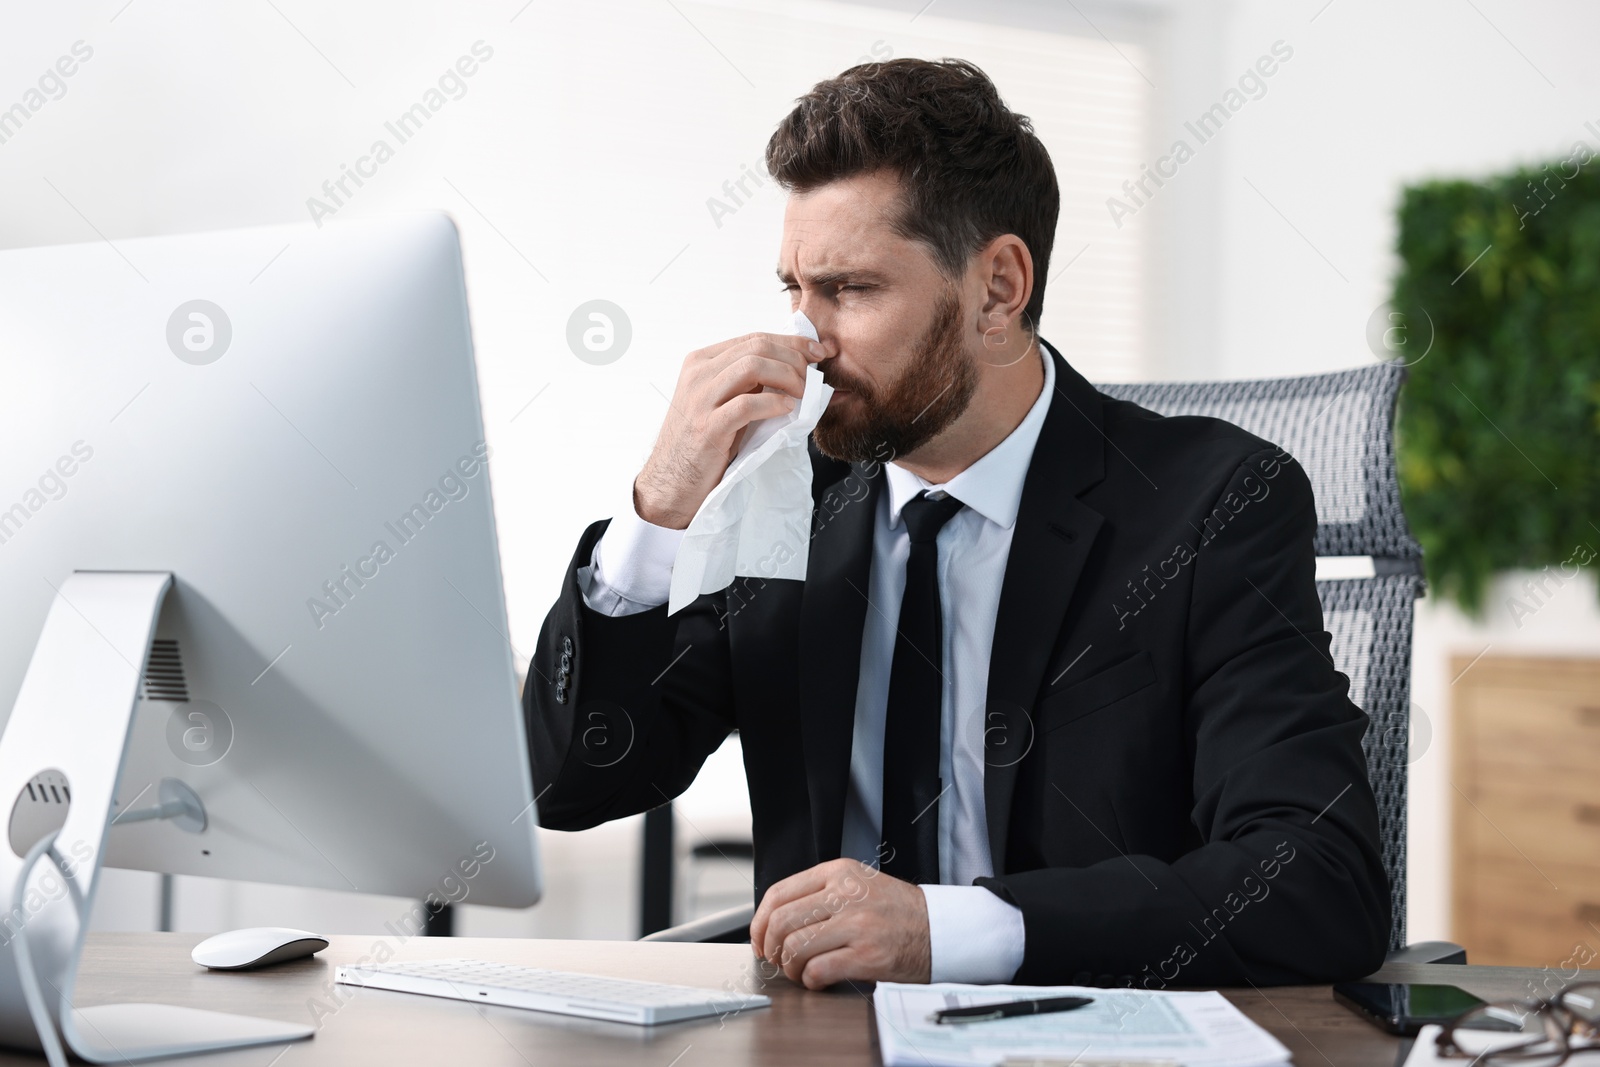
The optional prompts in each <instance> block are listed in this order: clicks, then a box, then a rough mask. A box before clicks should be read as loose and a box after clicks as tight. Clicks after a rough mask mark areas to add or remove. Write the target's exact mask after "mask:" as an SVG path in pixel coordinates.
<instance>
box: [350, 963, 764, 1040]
mask: <svg viewBox="0 0 1600 1067" xmlns="http://www.w3.org/2000/svg"><path fill="white" fill-rule="evenodd" d="M334 981H336V982H342V983H344V984H345V985H359V986H366V987H368V988H370V989H390V990H394V991H395V992H398V993H421V994H423V995H424V996H430V997H448V998H450V999H451V1000H465V1001H470V1002H472V1003H474V1004H496V1005H499V1006H501V1007H506V1008H528V1009H530V1010H533V1011H549V1012H555V1013H557V1014H559V1015H577V1016H580V1017H582V1018H585V1019H609V1020H611V1021H613V1022H624V1023H637V1024H639V1025H641V1026H651V1025H654V1024H655V1023H670V1022H677V1021H678V1020H680V1019H698V1018H701V1017H702V1016H706V1015H727V1014H731V1013H733V1012H737V1011H744V1010H746V1009H749V1008H765V1007H766V1006H768V1005H769V1004H771V1003H772V1000H771V998H769V997H764V996H761V995H760V994H757V993H728V992H719V991H717V990H714V989H700V988H697V987H695V986H684V985H665V984H663V983H660V982H638V981H633V980H632V979H628V978H606V977H602V976H600V975H594V974H579V973H575V972H572V971H548V970H544V969H542V968H539V967H515V966H512V965H510V964H505V963H485V962H483V961H481V960H427V961H423V962H420V963H389V964H384V965H383V966H380V967H338V968H335V970H334Z"/></svg>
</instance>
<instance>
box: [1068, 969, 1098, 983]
mask: <svg viewBox="0 0 1600 1067" xmlns="http://www.w3.org/2000/svg"><path fill="white" fill-rule="evenodd" d="M1093 977H1094V976H1093V975H1091V974H1090V973H1089V972H1088V971H1079V972H1078V973H1077V974H1075V975H1073V976H1072V981H1070V982H1068V983H1067V984H1068V985H1093V984H1094V983H1093V982H1092V981H1090V979H1092V978H1093Z"/></svg>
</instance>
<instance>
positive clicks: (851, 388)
mask: <svg viewBox="0 0 1600 1067" xmlns="http://www.w3.org/2000/svg"><path fill="white" fill-rule="evenodd" d="M817 369H819V370H821V371H822V380H823V381H824V382H826V383H827V384H828V385H830V386H832V387H833V388H834V389H842V390H844V391H845V392H847V393H865V392H867V390H866V389H863V388H862V387H861V384H860V383H859V382H857V381H856V380H855V379H853V378H849V377H846V376H845V375H843V374H840V373H839V371H838V369H837V368H831V367H827V366H825V365H823V364H820V363H819V364H818V365H817Z"/></svg>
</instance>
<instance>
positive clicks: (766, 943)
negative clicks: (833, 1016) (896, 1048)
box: [750, 859, 933, 989]
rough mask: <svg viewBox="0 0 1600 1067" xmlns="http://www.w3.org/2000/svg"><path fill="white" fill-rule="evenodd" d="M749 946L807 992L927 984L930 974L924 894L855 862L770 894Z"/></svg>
mask: <svg viewBox="0 0 1600 1067" xmlns="http://www.w3.org/2000/svg"><path fill="white" fill-rule="evenodd" d="M750 945H751V947H752V948H753V949H754V950H755V952H756V954H757V955H758V956H760V957H761V958H762V959H764V960H766V961H767V962H769V963H772V964H774V965H776V966H777V967H779V968H781V969H782V971H783V973H784V974H786V975H788V977H789V979H790V980H791V981H794V982H798V983H800V984H801V985H804V986H805V987H806V988H807V989H822V988H824V987H826V986H830V985H833V984H834V983H835V982H842V981H846V980H847V979H863V980H872V981H882V982H926V981H927V980H928V978H929V976H930V974H931V973H932V967H933V954H932V948H931V944H930V941H929V938H928V902H927V899H926V898H925V897H924V896H923V895H922V890H921V889H919V888H918V887H917V886H914V885H912V884H911V883H910V882H902V881H901V880H900V879H898V878H893V877H891V876H889V875H887V874H884V873H883V872H881V871H878V870H876V869H874V868H872V867H869V866H867V865H866V864H864V863H861V862H860V861H858V860H847V859H838V860H829V861H828V862H827V863H819V864H817V865H816V866H815V867H812V868H811V869H810V870H805V871H801V872H800V873H799V874H796V875H791V876H790V877H788V878H785V879H784V880H783V881H781V882H778V883H777V884H775V885H774V886H772V888H770V889H768V890H767V893H766V896H764V897H763V898H762V899H761V906H760V907H758V908H757V909H756V914H755V918H754V919H752V920H751V922H750Z"/></svg>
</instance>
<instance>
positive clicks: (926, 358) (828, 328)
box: [778, 171, 978, 462]
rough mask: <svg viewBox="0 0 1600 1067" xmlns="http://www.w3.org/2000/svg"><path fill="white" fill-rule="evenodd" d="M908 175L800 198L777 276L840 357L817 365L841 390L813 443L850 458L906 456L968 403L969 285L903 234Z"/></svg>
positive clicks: (971, 370)
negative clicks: (896, 225)
mask: <svg viewBox="0 0 1600 1067" xmlns="http://www.w3.org/2000/svg"><path fill="white" fill-rule="evenodd" d="M899 200H900V182H899V179H898V178H897V177H896V176H895V175H894V174H892V173H891V172H887V171H879V172H876V173H873V174H867V175H858V176H856V177H853V178H846V179H842V180H840V181H836V182H831V183H829V184H828V185H825V186H822V187H821V188H818V189H816V190H813V191H812V192H810V193H806V194H803V195H796V196H791V197H790V198H789V205H788V208H787V210H786V211H785V212H784V221H783V247H782V250H781V252H780V256H779V262H778V276H779V277H780V278H781V279H782V280H783V282H784V285H785V287H786V288H787V289H788V291H789V297H790V307H791V308H793V309H797V310H800V311H804V312H805V313H806V317H807V318H809V319H810V320H811V321H812V322H813V323H814V324H815V325H816V327H817V331H818V335H819V336H820V337H821V339H822V341H823V343H824V344H827V345H828V346H829V347H830V349H831V350H832V351H833V353H834V354H832V355H830V356H829V357H828V358H827V359H825V360H823V361H822V362H821V363H820V364H818V367H819V369H820V370H821V371H822V374H823V378H824V380H825V381H827V383H828V384H829V385H831V386H833V387H834V394H833V398H832V400H831V401H830V402H829V404H828V410H827V411H826V412H824V413H823V416H822V420H821V421H820V422H818V423H817V428H816V431H815V432H814V435H813V436H814V439H815V440H816V443H817V448H818V449H819V450H821V452H822V453H823V454H824V455H827V456H831V457H833V458H835V459H842V460H850V461H862V462H864V461H868V460H879V461H885V460H890V459H896V458H899V457H903V456H908V455H910V454H912V453H913V452H915V451H916V449H917V448H918V447H920V446H921V445H922V444H924V443H925V442H927V441H928V440H930V439H931V438H933V437H934V436H935V435H937V434H938V433H940V432H941V431H942V430H944V429H945V428H946V427H947V426H949V425H950V423H952V422H954V421H955V420H956V419H957V418H958V417H959V416H960V415H961V413H962V412H963V411H965V410H966V408H967V405H968V404H969V403H970V402H971V400H972V396H973V393H974V392H975V391H976V389H977V385H978V370H977V367H976V365H975V363H974V361H973V359H972V358H971V357H970V356H969V354H968V353H967V351H966V340H967V338H966V336H965V330H964V328H963V327H964V323H965V315H964V314H963V308H962V294H961V290H960V287H959V286H958V285H956V284H954V283H952V282H951V281H950V280H949V279H948V278H946V277H945V276H944V275H943V274H941V273H940V271H939V269H938V267H937V266H936V265H935V263H934V260H933V256H932V253H931V252H930V251H929V249H928V248H927V246H925V245H923V244H921V243H919V242H917V241H913V240H910V239H908V238H905V237H902V236H900V235H899V234H897V233H895V231H894V229H893V226H892V225H891V221H892V220H893V219H894V218H895V217H897V213H898V212H899V210H900V203H899Z"/></svg>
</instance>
